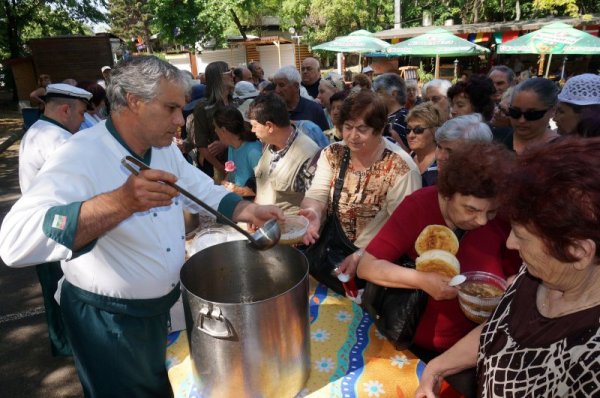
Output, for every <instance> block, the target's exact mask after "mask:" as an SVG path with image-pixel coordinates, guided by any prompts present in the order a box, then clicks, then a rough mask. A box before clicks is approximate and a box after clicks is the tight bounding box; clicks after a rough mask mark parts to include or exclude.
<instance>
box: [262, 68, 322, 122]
mask: <svg viewBox="0 0 600 398" xmlns="http://www.w3.org/2000/svg"><path fill="white" fill-rule="evenodd" d="M300 81H301V79H300V73H299V72H298V70H296V68H294V67H293V66H291V65H288V66H284V67H283V68H281V69H279V70H278V71H277V73H275V76H273V83H274V84H275V93H276V94H277V95H279V96H280V97H281V98H283V100H284V101H285V104H286V106H287V109H288V112H289V114H290V119H291V120H310V121H311V122H313V123H315V124H316V125H317V126H319V127H320V128H321V130H323V131H325V130H327V129H328V128H329V124H328V123H327V118H326V117H325V112H323V108H322V107H321V105H320V104H318V103H316V102H314V101H311V100H309V99H306V98H303V97H301V96H300Z"/></svg>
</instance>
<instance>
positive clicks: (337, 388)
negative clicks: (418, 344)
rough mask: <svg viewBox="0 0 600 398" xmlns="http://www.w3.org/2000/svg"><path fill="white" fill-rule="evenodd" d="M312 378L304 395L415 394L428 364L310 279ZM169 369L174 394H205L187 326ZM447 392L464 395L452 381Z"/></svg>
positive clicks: (171, 343) (170, 350) (376, 397)
mask: <svg viewBox="0 0 600 398" xmlns="http://www.w3.org/2000/svg"><path fill="white" fill-rule="evenodd" d="M309 300H310V335H311V336H310V338H311V341H310V343H311V369H310V377H309V379H308V382H307V383H306V385H305V387H304V389H303V390H302V391H301V392H300V394H299V395H298V396H300V397H311V398H321V397H357V398H361V397H369V398H384V397H413V396H414V392H415V390H416V388H417V387H418V385H419V377H420V376H421V374H422V372H423V369H424V368H425V363H423V362H422V361H421V360H419V359H418V358H417V357H416V356H415V355H414V354H412V353H411V352H410V351H408V350H403V351H397V350H396V349H395V348H394V346H393V345H392V344H391V343H389V342H388V341H387V340H386V339H385V337H383V335H382V334H380V333H379V332H378V331H377V329H376V328H375V325H374V324H373V321H372V320H371V318H370V317H369V316H368V315H367V314H366V313H363V311H362V309H361V308H360V306H358V305H357V304H355V303H353V302H352V301H351V300H349V299H348V298H346V297H344V296H340V295H339V294H337V293H335V292H333V291H332V290H331V289H328V288H327V287H326V286H325V285H322V284H320V283H317V282H316V281H314V280H313V279H312V278H311V281H310V290H309ZM167 344H168V345H167V369H168V374H169V380H170V382H171V385H172V387H173V392H174V395H175V398H188V397H200V395H199V393H198V391H197V390H196V388H195V387H194V383H193V377H192V368H191V359H190V356H189V347H188V339H187V334H186V332H185V331H180V332H173V333H171V334H170V335H169V339H168V342H167ZM442 397H444V398H454V397H460V395H459V394H458V393H456V391H455V390H453V389H452V388H451V387H450V386H449V385H448V384H444V386H443V388H442Z"/></svg>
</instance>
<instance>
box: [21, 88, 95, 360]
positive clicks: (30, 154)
mask: <svg viewBox="0 0 600 398" xmlns="http://www.w3.org/2000/svg"><path fill="white" fill-rule="evenodd" d="M91 98H92V93H90V92H88V91H85V90H83V89H80V88H78V87H74V86H71V85H69V84H63V83H59V84H49V85H48V86H47V87H46V94H45V96H44V102H45V104H46V105H45V107H44V113H43V115H42V116H41V117H40V118H39V119H38V120H37V121H36V122H35V123H34V124H33V125H32V126H31V127H30V128H29V129H28V130H27V132H26V133H25V135H24V136H23V138H22V139H21V146H20V149H19V185H20V187H21V192H22V193H25V192H27V190H28V189H29V187H30V186H31V184H32V182H33V179H34V178H35V176H36V175H37V174H38V173H39V171H40V169H41V168H42V166H43V165H44V163H46V160H48V158H50V155H52V154H53V153H54V151H56V149H57V148H58V147H59V146H61V145H62V144H63V143H64V142H65V141H66V140H68V139H69V138H70V137H71V135H72V134H74V133H76V132H77V131H78V130H79V126H80V125H81V122H82V121H83V117H84V114H85V111H86V110H87V107H88V106H89V105H90V102H89V101H90V99H91ZM35 268H36V273H37V275H38V279H39V281H40V285H41V287H42V296H43V298H44V309H45V312H46V322H47V324H48V337H49V339H50V348H51V350H52V354H53V355H55V356H69V355H71V348H70V347H69V342H68V340H67V337H66V336H65V333H64V325H63V321H62V316H61V314H60V307H59V305H58V303H57V302H56V301H55V300H54V293H55V292H56V288H57V284H58V281H59V280H60V278H62V276H63V272H62V270H61V268H60V262H58V261H54V262H50V263H45V264H39V265H37V266H36V267H35Z"/></svg>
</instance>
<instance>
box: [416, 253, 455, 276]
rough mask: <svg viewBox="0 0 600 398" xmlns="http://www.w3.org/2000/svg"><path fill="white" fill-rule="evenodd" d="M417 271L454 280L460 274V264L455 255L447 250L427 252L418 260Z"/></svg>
mask: <svg viewBox="0 0 600 398" xmlns="http://www.w3.org/2000/svg"><path fill="white" fill-rule="evenodd" d="M416 265H417V267H416V268H417V271H423V272H437V273H438V274H442V275H446V276H447V277H448V278H452V277H454V276H456V275H458V274H460V263H459V262H458V259H457V258H456V257H454V254H452V253H449V252H447V251H446V250H438V249H433V250H427V251H426V252H424V253H423V254H421V255H420V256H419V257H417V260H416Z"/></svg>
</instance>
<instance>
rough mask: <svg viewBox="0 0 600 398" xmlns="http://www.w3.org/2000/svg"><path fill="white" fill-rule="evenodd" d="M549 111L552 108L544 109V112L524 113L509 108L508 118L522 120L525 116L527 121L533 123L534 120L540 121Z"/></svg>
mask: <svg viewBox="0 0 600 398" xmlns="http://www.w3.org/2000/svg"><path fill="white" fill-rule="evenodd" d="M549 110H550V108H548V109H544V110H539V111H525V112H523V111H522V110H520V109H517V108H513V107H512V106H510V107H509V108H508V116H510V117H511V118H512V119H520V118H521V116H523V117H524V118H525V120H527V121H530V122H533V121H534V120H540V119H541V118H543V117H544V115H545V114H546V112H548V111H549Z"/></svg>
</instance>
